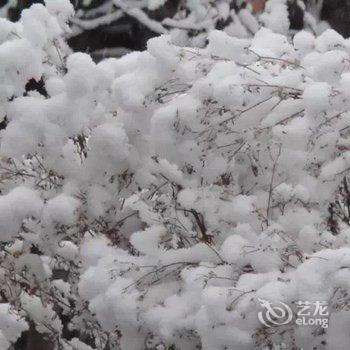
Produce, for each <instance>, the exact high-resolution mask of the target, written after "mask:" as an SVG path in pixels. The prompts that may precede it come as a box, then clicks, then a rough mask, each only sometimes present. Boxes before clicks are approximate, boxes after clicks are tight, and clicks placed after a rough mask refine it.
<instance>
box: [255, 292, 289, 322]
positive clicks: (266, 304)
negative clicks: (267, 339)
mask: <svg viewBox="0 0 350 350" xmlns="http://www.w3.org/2000/svg"><path fill="white" fill-rule="evenodd" d="M258 300H259V302H260V305H261V306H262V307H263V310H262V311H259V313H258V318H259V321H260V322H261V323H262V324H263V325H265V326H266V327H273V326H282V325H284V324H287V323H289V322H290V321H292V319H293V312H292V310H291V308H290V307H289V306H288V305H287V304H285V303H283V302H281V301H280V302H278V304H272V303H271V302H270V301H268V300H264V299H260V298H258Z"/></svg>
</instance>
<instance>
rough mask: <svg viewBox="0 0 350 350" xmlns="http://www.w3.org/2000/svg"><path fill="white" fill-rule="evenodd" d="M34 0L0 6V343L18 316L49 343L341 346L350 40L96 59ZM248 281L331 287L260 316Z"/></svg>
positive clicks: (268, 293)
mask: <svg viewBox="0 0 350 350" xmlns="http://www.w3.org/2000/svg"><path fill="white" fill-rule="evenodd" d="M53 2H54V4H53ZM154 4H155V5H154V6H156V2H154ZM48 5H49V6H48V9H47V8H45V7H44V6H42V5H36V6H34V7H32V8H31V9H29V10H28V11H29V12H28V15H26V16H24V17H23V18H22V20H21V21H20V22H18V23H14V24H10V23H8V22H3V23H2V24H1V25H2V26H3V27H4V28H5V29H4V30H7V32H6V31H4V33H7V34H6V35H5V34H4V36H6V37H4V39H3V40H2V42H1V44H0V54H2V55H3V57H7V58H6V60H4V64H3V65H2V67H1V69H2V71H1V74H0V81H1V85H0V92H1V95H0V96H1V111H2V113H3V114H2V115H3V116H5V115H6V119H7V120H8V125H7V127H6V128H5V129H4V130H2V131H1V140H0V152H1V160H0V176H1V187H0V190H1V196H0V209H1V210H0V243H1V250H0V261H1V267H0V282H1V285H2V290H1V296H0V297H1V303H0V307H1V315H0V329H1V332H0V344H1V347H2V348H3V349H7V348H9V347H10V346H11V344H14V343H15V342H16V341H17V339H18V338H19V337H20V335H21V333H22V332H25V331H26V330H27V329H28V328H29V326H30V325H33V326H35V329H36V332H38V333H40V334H44V335H46V336H48V337H49V339H50V341H52V343H53V345H55V346H57V347H59V348H62V349H77V348H78V349H105V348H110V349H119V348H120V349H127V350H132V349H135V350H138V349H143V348H146V349H158V350H159V349H168V350H170V349H184V350H186V349H188V350H190V349H191V350H192V349H195V348H203V349H208V350H209V349H225V348H226V349H240V350H241V349H242V350H243V349H253V348H257V349H263V348H265V347H266V348H273V347H275V348H283V347H284V348H288V349H289V348H290V349H292V348H295V349H314V348H319V349H332V350H333V349H343V348H344V346H345V345H344V344H348V341H349V339H348V334H347V333H348V332H347V331H346V329H347V328H346V326H345V324H347V323H348V319H349V318H348V316H347V314H346V311H347V310H348V307H349V302H350V300H349V296H348V294H349V289H350V285H349V282H348V281H349V280H350V279H349V277H350V275H349V268H350V265H349V264H350V246H349V245H350V236H349V235H350V227H349V226H350V213H349V196H350V192H349V188H348V178H347V176H348V171H349V169H350V141H349V138H350V129H349V121H350V114H349V112H348V110H349V107H350V95H349V91H348V90H349V89H348V88H349V81H350V80H349V74H350V66H349V64H348V63H349V53H350V45H349V42H348V40H345V39H343V38H341V37H339V36H338V35H336V34H335V33H334V32H332V31H326V32H324V33H323V34H322V35H321V36H319V37H318V38H315V37H313V36H312V34H310V33H306V32H300V33H298V34H297V35H296V36H295V37H294V42H293V43H291V42H290V41H289V40H288V39H287V38H286V37H285V36H283V35H282V34H280V33H274V32H272V31H271V30H269V29H266V28H264V29H261V30H259V31H258V32H257V33H256V35H255V36H254V38H252V39H239V38H232V37H230V36H229V35H228V34H226V33H224V32H219V31H213V32H212V33H211V34H210V36H209V44H208V46H207V47H206V48H204V49H193V48H190V47H181V46H176V45H174V44H172V43H171V38H170V37H169V36H167V35H164V36H160V37H158V38H155V39H152V40H151V41H150V42H149V44H148V49H147V51H144V52H135V53H132V54H130V55H127V56H125V57H123V58H121V59H119V60H117V59H109V60H106V61H103V62H101V63H98V64H96V63H94V62H93V61H92V60H91V58H90V57H89V56H88V55H86V54H83V53H74V54H71V53H70V52H69V50H68V49H67V48H66V46H65V44H64V41H63V39H62V36H63V33H64V31H65V30H66V24H65V21H66V20H67V18H68V16H69V14H70V13H71V12H70V11H71V10H70V4H69V2H68V1H65V0H60V1H58V0H51V1H48ZM31 11H32V14H31ZM61 11H63V12H61ZM198 15H199V14H198ZM271 15H272V13H271ZM34 20H35V21H36V22H37V23H36V22H35V21H34ZM27 21H29V22H30V23H29V22H27ZM31 21H34V22H35V24H34V22H33V23H32V22H31ZM28 23H29V24H28ZM26 25H29V26H34V27H38V28H39V27H40V28H41V27H44V28H46V31H45V35H43V36H42V37H40V38H39V37H31V36H30V35H29V34H28V33H27V32H26V31H25V30H24V27H25V26H26ZM24 33H27V34H25V35H24ZM304 39H307V40H304ZM335 40H336V45H332V43H333V42H335ZM27 49H28V54H27V55H23V50H27ZM28 56H30V59H28ZM34 80H36V84H37V88H36V90H32V89H30V88H29V86H30V84H29V85H28V82H29V81H31V83H33V81H34ZM325 286H326V287H325ZM259 299H260V300H261V299H263V300H266V301H270V302H274V303H280V302H283V303H285V304H287V305H289V307H290V308H291V310H292V312H293V313H294V314H295V313H296V312H297V308H296V305H297V302H298V301H300V300H301V301H309V302H317V301H326V302H327V303H328V304H329V309H328V310H329V312H330V313H331V315H330V322H329V328H322V327H321V328H320V327H319V326H317V325H311V326H298V325H297V324H295V323H294V321H293V322H292V321H291V323H289V324H288V325H283V324H279V325H278V324H277V325H274V326H273V327H270V328H269V327H267V326H266V325H264V324H262V323H261V322H260V320H259V318H258V314H259V311H261V305H260V301H259ZM23 334H25V333H23ZM339 344H340V345H339Z"/></svg>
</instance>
